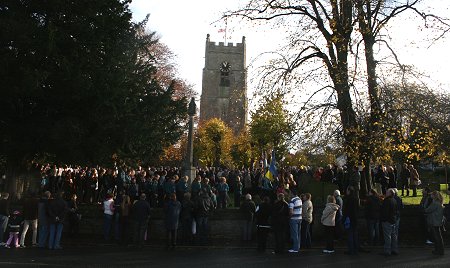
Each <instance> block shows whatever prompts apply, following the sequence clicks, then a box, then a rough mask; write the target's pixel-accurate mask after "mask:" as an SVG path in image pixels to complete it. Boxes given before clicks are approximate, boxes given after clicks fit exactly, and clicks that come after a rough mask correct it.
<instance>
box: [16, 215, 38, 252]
mask: <svg viewBox="0 0 450 268" xmlns="http://www.w3.org/2000/svg"><path fill="white" fill-rule="evenodd" d="M30 225H31V230H32V231H33V238H32V240H31V241H32V244H33V245H36V237H37V226H38V220H37V219H36V220H25V221H24V223H23V229H22V234H21V235H20V245H21V246H24V244H25V236H26V235H27V232H28V228H29V227H30Z"/></svg>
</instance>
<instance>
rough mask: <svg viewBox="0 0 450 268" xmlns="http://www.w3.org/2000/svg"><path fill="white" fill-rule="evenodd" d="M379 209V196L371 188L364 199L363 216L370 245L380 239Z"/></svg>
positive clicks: (373, 244)
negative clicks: (365, 199)
mask: <svg viewBox="0 0 450 268" xmlns="http://www.w3.org/2000/svg"><path fill="white" fill-rule="evenodd" d="M380 209H381V200H380V197H379V196H378V193H377V191H376V190H375V189H371V190H370V191H369V196H368V197H367V201H366V208H365V216H366V221H367V229H368V232H369V243H370V244H371V245H372V246H375V245H376V243H377V242H378V241H379V240H380Z"/></svg>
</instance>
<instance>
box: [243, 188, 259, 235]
mask: <svg viewBox="0 0 450 268" xmlns="http://www.w3.org/2000/svg"><path fill="white" fill-rule="evenodd" d="M240 210H241V213H242V218H243V224H244V226H243V239H242V240H244V241H250V240H252V226H253V217H254V215H255V210H256V205H255V202H253V201H252V196H251V195H250V194H246V195H245V201H244V202H243V203H242V205H241V208H240Z"/></svg>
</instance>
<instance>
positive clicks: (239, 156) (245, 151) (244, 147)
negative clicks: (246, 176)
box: [230, 129, 255, 167]
mask: <svg viewBox="0 0 450 268" xmlns="http://www.w3.org/2000/svg"><path fill="white" fill-rule="evenodd" d="M250 139H251V138H250V134H249V132H248V130H247V129H244V130H243V131H241V133H239V135H238V136H237V137H235V139H234V142H233V144H232V145H231V151H230V155H231V159H232V161H233V164H234V166H235V167H250V166H251V165H252V164H253V161H254V159H255V158H253V157H252V147H251V141H250Z"/></svg>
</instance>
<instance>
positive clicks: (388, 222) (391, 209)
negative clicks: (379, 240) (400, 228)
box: [380, 189, 398, 256]
mask: <svg viewBox="0 0 450 268" xmlns="http://www.w3.org/2000/svg"><path fill="white" fill-rule="evenodd" d="M394 195H395V192H394V190H393V189H388V190H387V191H386V198H385V199H384V200H383V204H382V205H381V215H380V220H381V224H382V226H383V235H384V255H386V256H390V255H397V254H398V241H397V233H396V223H397V217H398V207H397V201H396V200H395V199H394Z"/></svg>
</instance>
